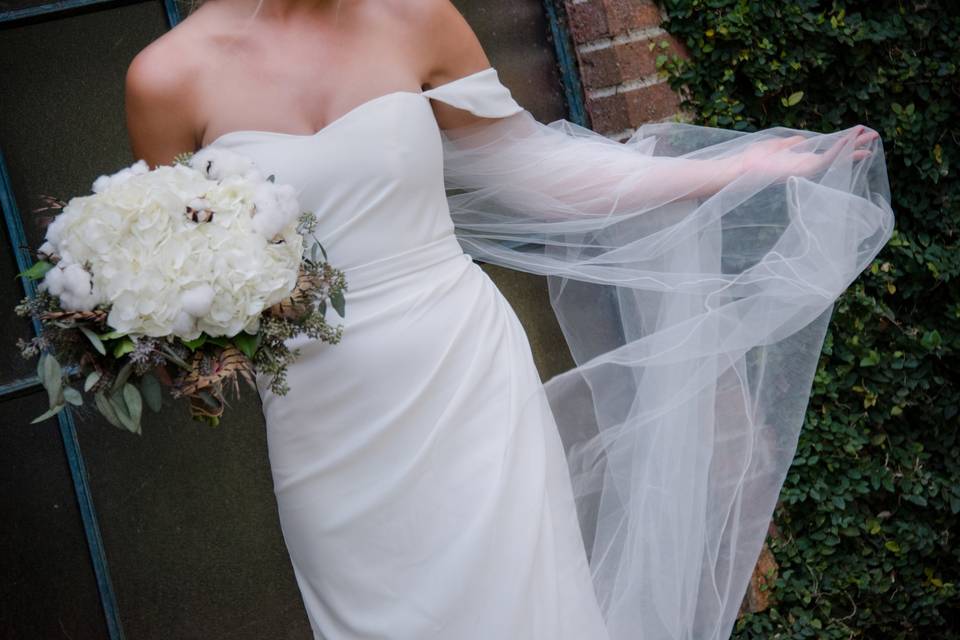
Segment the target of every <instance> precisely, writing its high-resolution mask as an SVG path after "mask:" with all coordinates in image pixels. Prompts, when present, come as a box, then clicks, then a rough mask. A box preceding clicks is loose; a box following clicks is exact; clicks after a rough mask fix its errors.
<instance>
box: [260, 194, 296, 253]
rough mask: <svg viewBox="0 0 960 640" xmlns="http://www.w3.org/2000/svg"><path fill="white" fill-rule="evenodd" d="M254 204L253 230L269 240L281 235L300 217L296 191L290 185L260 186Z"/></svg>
mask: <svg viewBox="0 0 960 640" xmlns="http://www.w3.org/2000/svg"><path fill="white" fill-rule="evenodd" d="M253 203H254V205H255V206H256V212H255V213H254V215H253V228H254V229H255V230H256V231H257V232H258V233H260V234H261V235H263V236H264V237H265V238H267V239H270V238H273V237H274V236H276V235H277V234H278V233H281V232H282V231H283V230H284V229H286V227H287V226H288V225H290V224H291V223H292V222H294V221H295V220H296V219H297V217H298V216H299V215H300V211H299V204H298V203H297V195H296V191H295V190H294V189H293V187H291V186H290V185H275V184H273V183H272V182H264V183H262V184H259V185H257V189H256V191H255V192H254V195H253Z"/></svg>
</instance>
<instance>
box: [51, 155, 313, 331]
mask: <svg viewBox="0 0 960 640" xmlns="http://www.w3.org/2000/svg"><path fill="white" fill-rule="evenodd" d="M146 169H147V166H146V163H145V162H143V161H142V160H141V161H139V162H137V163H135V164H134V165H131V166H130V167H128V168H125V169H121V170H120V171H118V172H117V173H115V174H113V175H109V176H100V177H99V178H97V181H96V182H95V183H94V193H93V194H92V195H89V196H80V197H76V198H73V199H71V200H70V202H68V203H67V205H66V206H65V207H64V209H63V211H62V212H61V213H60V214H59V215H58V216H57V217H56V218H54V220H53V222H52V223H51V224H50V225H49V226H48V228H47V233H46V241H45V242H44V244H43V245H42V246H41V248H40V252H42V253H43V254H44V255H50V256H57V257H58V258H59V261H58V262H57V263H56V266H55V267H54V268H53V269H50V271H48V272H47V274H46V276H45V277H44V279H43V281H42V282H41V284H40V287H41V288H42V289H47V290H49V292H50V293H51V294H53V295H56V296H58V297H59V299H60V303H61V305H62V306H63V308H64V309H68V310H89V309H92V308H94V307H95V306H97V305H99V304H104V305H107V306H109V309H110V312H109V315H108V318H107V323H108V324H109V325H110V326H111V327H112V328H114V329H115V330H117V331H121V332H124V333H128V334H132V335H148V336H165V335H170V334H172V335H175V336H178V337H180V338H183V339H186V340H191V339H194V338H197V337H198V336H199V335H200V334H201V333H202V332H206V333H207V334H209V335H211V336H232V335H235V334H237V333H239V332H240V331H241V330H243V329H246V330H248V331H256V330H257V327H258V326H259V315H260V313H261V312H262V311H263V310H264V309H265V308H267V307H269V306H270V305H273V304H275V303H277V302H279V301H280V300H282V299H283V298H285V297H287V296H288V295H289V294H290V291H291V290H292V289H293V287H294V285H295V284H296V279H297V274H298V272H299V267H300V260H301V253H302V250H303V237H302V236H301V235H300V234H299V233H297V220H298V217H299V214H300V210H299V205H298V203H297V194H296V192H295V191H294V189H293V188H292V187H290V186H288V185H276V184H274V183H273V182H270V181H267V180H264V179H263V177H262V174H260V172H259V170H258V169H257V168H256V166H255V165H253V163H252V161H250V160H249V159H248V158H245V157H244V156H241V155H239V154H236V153H233V152H229V151H225V150H221V149H213V148H206V149H202V150H201V151H199V152H197V153H196V154H194V155H193V157H192V159H191V162H190V166H184V165H179V164H178V165H173V166H168V165H164V166H160V167H157V168H156V169H154V170H152V171H147V170H146ZM188 206H190V207H192V208H193V210H198V209H202V210H205V211H207V212H209V214H210V215H209V217H204V218H202V219H201V220H202V221H200V222H195V221H194V220H192V219H191V218H190V215H189V212H188V209H187V207H188Z"/></svg>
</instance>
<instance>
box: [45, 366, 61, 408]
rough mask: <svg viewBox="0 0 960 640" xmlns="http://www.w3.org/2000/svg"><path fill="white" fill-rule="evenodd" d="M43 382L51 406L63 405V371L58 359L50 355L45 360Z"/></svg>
mask: <svg viewBox="0 0 960 640" xmlns="http://www.w3.org/2000/svg"><path fill="white" fill-rule="evenodd" d="M43 380H44V385H43V386H44V387H46V389H47V396H48V398H49V400H50V406H53V405H55V404H63V398H62V394H63V370H62V369H61V368H60V363H59V362H57V359H56V358H55V357H54V356H53V354H50V353H48V354H47V357H46V358H44V360H43Z"/></svg>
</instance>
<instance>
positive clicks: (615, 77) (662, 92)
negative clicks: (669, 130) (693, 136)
mask: <svg viewBox="0 0 960 640" xmlns="http://www.w3.org/2000/svg"><path fill="white" fill-rule="evenodd" d="M565 3H566V9H567V17H568V20H569V28H570V34H571V36H572V38H573V42H574V46H575V48H576V53H577V60H578V62H579V66H580V74H581V80H582V82H583V89H584V95H585V97H586V107H587V113H588V114H589V116H590V124H591V128H593V129H594V130H595V131H598V132H600V133H603V134H604V135H607V136H609V137H611V138H614V139H618V140H622V139H625V138H627V137H629V136H630V134H632V133H633V132H634V130H635V129H636V128H637V127H639V126H640V125H641V124H644V123H645V122H657V121H662V120H670V119H672V118H673V117H674V116H675V115H676V114H677V113H678V110H679V100H678V98H677V95H676V94H675V93H674V92H673V91H672V90H671V89H670V87H669V86H668V85H667V84H666V83H665V82H664V80H663V79H662V78H660V77H658V75H657V70H656V57H657V55H659V54H662V53H668V54H669V53H679V54H680V55H684V51H683V47H682V45H681V44H680V43H678V42H677V41H675V40H674V39H673V38H672V37H671V36H670V35H669V34H667V33H666V32H665V31H664V30H663V29H661V28H660V20H661V12H660V9H659V7H657V5H656V4H655V3H654V2H653V1H652V0H565ZM661 43H665V48H664V46H663V45H661Z"/></svg>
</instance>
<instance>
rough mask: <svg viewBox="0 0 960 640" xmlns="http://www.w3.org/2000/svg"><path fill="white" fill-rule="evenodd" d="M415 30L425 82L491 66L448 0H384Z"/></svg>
mask: <svg viewBox="0 0 960 640" xmlns="http://www.w3.org/2000/svg"><path fill="white" fill-rule="evenodd" d="M386 1H387V3H388V4H391V5H394V6H395V7H396V10H397V11H399V12H401V13H402V15H403V18H404V20H403V21H404V23H405V24H408V25H410V28H411V29H412V30H413V31H414V33H413V34H412V35H413V37H414V40H413V41H414V42H417V43H418V47H419V50H418V52H417V53H418V57H419V58H420V60H421V64H422V66H423V68H425V69H426V70H427V72H426V76H427V80H428V82H427V85H428V86H436V85H439V84H443V83H445V82H449V81H450V80H455V79H456V78H458V77H460V76H464V75H467V74H468V73H472V72H474V71H479V70H481V69H484V68H486V67H488V66H490V61H489V60H488V59H487V56H486V53H485V52H484V50H483V47H482V46H481V45H480V41H479V40H478V39H477V36H476V34H475V33H474V31H473V29H472V28H471V27H470V25H469V24H468V23H467V21H466V19H465V18H464V17H463V14H461V13H460V11H459V10H458V9H457V8H456V7H455V6H454V5H453V3H452V2H450V0H386Z"/></svg>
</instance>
